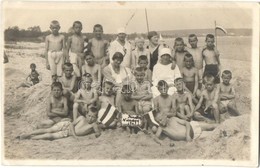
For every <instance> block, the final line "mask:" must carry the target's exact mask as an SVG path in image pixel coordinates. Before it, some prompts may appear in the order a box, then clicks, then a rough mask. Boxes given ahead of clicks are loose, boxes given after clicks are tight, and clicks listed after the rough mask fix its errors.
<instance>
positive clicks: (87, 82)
mask: <svg viewBox="0 0 260 168" xmlns="http://www.w3.org/2000/svg"><path fill="white" fill-rule="evenodd" d="M83 84H84V85H85V87H86V88H91V84H92V80H91V79H90V78H83Z"/></svg>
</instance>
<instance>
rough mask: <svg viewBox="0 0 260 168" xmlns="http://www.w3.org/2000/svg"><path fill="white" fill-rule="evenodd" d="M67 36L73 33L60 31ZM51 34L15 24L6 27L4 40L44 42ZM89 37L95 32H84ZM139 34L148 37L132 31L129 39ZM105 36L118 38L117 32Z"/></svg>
mask: <svg viewBox="0 0 260 168" xmlns="http://www.w3.org/2000/svg"><path fill="white" fill-rule="evenodd" d="M60 33H61V34H63V35H64V36H65V37H66V38H67V37H68V36H70V35H71V33H65V32H60ZM49 34H51V31H50V30H48V31H41V28H40V26H32V27H28V28H27V29H26V30H25V29H20V28H19V27H18V26H13V27H9V28H7V29H5V31H4V40H5V41H30V42H43V41H44V39H45V37H46V36H47V35H49ZM82 34H83V35H85V36H86V37H87V38H88V39H91V38H93V37H94V35H93V33H82ZM137 36H143V37H144V38H145V37H146V34H145V33H142V34H137V33H132V34H128V39H129V40H131V39H134V38H135V37H137ZM103 37H104V38H105V39H107V40H110V41H112V40H114V39H115V38H116V34H104V35H103Z"/></svg>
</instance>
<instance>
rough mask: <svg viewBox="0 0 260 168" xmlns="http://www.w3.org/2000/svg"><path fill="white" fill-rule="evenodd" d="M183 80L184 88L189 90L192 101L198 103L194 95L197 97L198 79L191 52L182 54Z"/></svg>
mask: <svg viewBox="0 0 260 168" xmlns="http://www.w3.org/2000/svg"><path fill="white" fill-rule="evenodd" d="M182 76H183V81H184V83H185V87H186V88H185V90H186V91H188V92H190V93H191V95H192V99H193V101H194V103H196V104H197V103H198V100H197V99H196V97H199V95H200V91H199V88H198V86H199V80H198V70H197V69H196V68H195V67H194V60H193V57H192V55H191V54H189V53H186V54H185V56H184V67H183V69H182Z"/></svg>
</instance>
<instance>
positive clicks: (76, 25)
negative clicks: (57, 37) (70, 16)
mask: <svg viewBox="0 0 260 168" xmlns="http://www.w3.org/2000/svg"><path fill="white" fill-rule="evenodd" d="M73 29H74V32H75V33H76V34H80V33H81V30H82V25H81V24H77V23H76V24H75V25H74V26H73Z"/></svg>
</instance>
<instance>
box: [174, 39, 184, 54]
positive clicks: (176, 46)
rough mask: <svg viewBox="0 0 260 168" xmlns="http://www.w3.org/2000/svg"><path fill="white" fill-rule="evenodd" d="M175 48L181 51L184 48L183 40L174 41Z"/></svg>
mask: <svg viewBox="0 0 260 168" xmlns="http://www.w3.org/2000/svg"><path fill="white" fill-rule="evenodd" d="M175 49H176V51H179V52H181V51H183V50H184V44H183V42H182V41H176V42H175Z"/></svg>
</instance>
